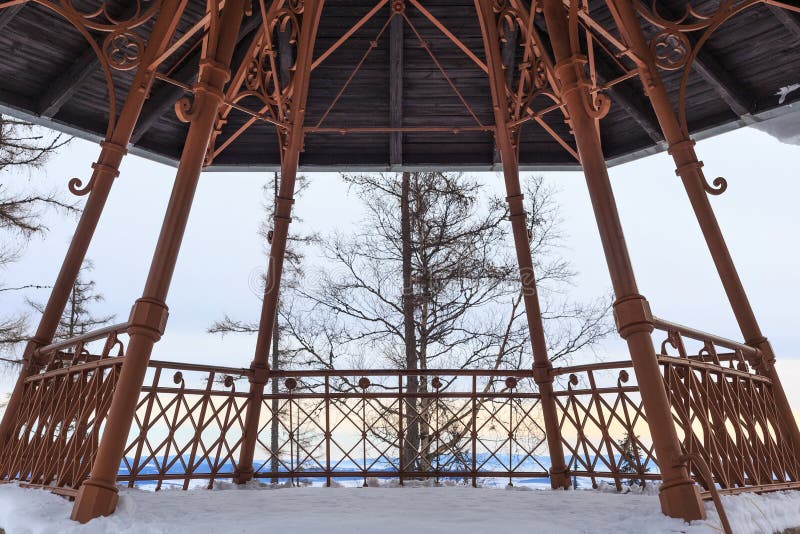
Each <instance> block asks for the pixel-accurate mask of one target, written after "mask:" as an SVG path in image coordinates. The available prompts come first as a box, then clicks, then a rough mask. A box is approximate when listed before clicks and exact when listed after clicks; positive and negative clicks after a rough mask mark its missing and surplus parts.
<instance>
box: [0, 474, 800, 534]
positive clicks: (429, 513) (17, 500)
mask: <svg viewBox="0 0 800 534" xmlns="http://www.w3.org/2000/svg"><path fill="white" fill-rule="evenodd" d="M509 489H511V488H509ZM513 489H514V490H513V491H506V490H503V489H490V488H478V489H474V488H470V487H459V486H446V487H403V488H397V487H368V488H279V489H263V488H260V487H253V486H250V487H247V488H236V487H232V486H230V485H225V487H224V488H223V489H219V490H214V491H209V490H205V489H194V490H190V491H180V490H170V489H168V490H164V491H161V492H157V493H156V492H152V491H142V490H136V489H132V490H128V489H126V490H122V491H121V495H120V503H119V508H118V509H117V512H116V513H115V514H114V515H113V516H111V517H106V518H101V519H96V520H94V521H92V522H91V523H89V524H88V525H84V526H81V525H77V524H76V523H73V522H72V521H70V520H69V519H68V516H69V513H70V509H71V503H70V502H69V501H67V500H66V499H63V498H61V497H57V496H55V495H52V494H50V493H47V492H44V491H40V490H30V489H22V488H19V487H18V486H16V485H13V484H6V485H0V527H2V528H3V529H5V532H6V534H38V533H59V534H60V533H80V534H89V533H91V534H100V533H103V534H106V533H108V534H111V533H136V534H160V533H169V534H179V533H193V534H194V533H197V532H209V533H237V532H273V533H274V532H277V533H281V532H287V533H288V532H291V533H293V534H298V533H300V534H304V533H317V532H320V533H322V532H324V533H332V534H339V533H342V534H344V533H346V534H353V533H354V532H369V533H403V534H407V533H409V532H413V533H415V534H416V533H427V532H431V533H433V532H435V533H439V534H449V533H458V534H465V533H472V532H475V533H478V532H480V533H484V532H493V533H504V532H513V533H517V532H531V533H535V532H547V533H572V532H586V533H589V532H591V533H603V532H609V533H615V534H619V533H623V534H624V533H631V534H633V533H636V534H640V533H661V532H665V533H666V532H686V533H692V534H695V533H696V534H700V533H719V532H721V528H720V523H719V520H718V517H717V515H716V513H715V511H714V509H713V507H712V506H711V505H710V504H708V505H707V506H706V508H707V511H708V519H707V520H706V521H702V522H694V523H692V524H686V523H684V522H682V521H680V520H676V519H670V518H667V517H665V516H663V515H662V514H661V513H660V511H659V505H658V497H657V496H655V495H649V494H642V493H638V494H634V493H628V494H617V493H615V492H603V491H593V490H577V491H570V492H560V491H559V492H554V491H550V490H531V489H529V488H525V489H524V490H521V489H520V488H513ZM724 505H725V507H726V510H727V511H728V517H729V518H730V520H731V524H732V526H733V530H734V532H735V533H736V534H747V533H767V534H770V533H773V532H781V531H783V530H784V529H786V528H790V527H797V526H800V491H798V492H783V493H773V494H769V495H763V496H758V495H749V494H747V495H739V496H730V497H724Z"/></svg>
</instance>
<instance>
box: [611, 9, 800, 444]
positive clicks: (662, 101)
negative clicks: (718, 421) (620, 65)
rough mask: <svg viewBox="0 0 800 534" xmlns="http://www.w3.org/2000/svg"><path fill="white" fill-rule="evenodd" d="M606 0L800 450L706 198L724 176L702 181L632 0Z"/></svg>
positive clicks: (771, 357)
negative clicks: (628, 48) (713, 186)
mask: <svg viewBox="0 0 800 534" xmlns="http://www.w3.org/2000/svg"><path fill="white" fill-rule="evenodd" d="M607 2H608V4H609V7H610V8H611V11H612V13H613V14H614V19H615V21H616V23H617V26H618V27H619V29H620V32H621V33H622V35H623V36H624V38H625V42H626V44H627V45H628V46H629V47H630V48H631V50H632V52H633V53H634V54H635V55H636V58H637V61H636V63H637V69H638V71H639V78H640V79H641V81H642V85H643V86H644V90H645V93H646V94H647V96H648V98H649V99H650V103H651V105H652V107H653V111H655V114H656V117H657V118H658V122H659V125H660V126H661V131H662V132H663V133H664V139H665V140H666V141H667V143H668V145H669V150H668V151H669V154H670V155H671V156H672V159H673V161H674V162H675V165H676V170H675V174H677V175H678V176H679V177H680V178H681V181H682V182H683V186H684V188H685V189H686V195H687V196H688V197H689V202H690V203H691V205H692V209H693V210H694V213H695V217H696V218H697V222H698V223H699V225H700V230H701V231H702V233H703V237H704V238H705V241H706V245H707V246H708V250H709V252H710V253H711V259H712V260H713V261H714V265H715V266H716V269H717V273H718V274H719V277H720V280H721V282H722V286H723V288H724V289H725V294H726V295H727V297H728V301H729V302H730V305H731V309H732V310H733V314H734V316H735V317H736V322H737V323H738V324H739V329H740V330H741V332H742V335H743V336H744V339H745V342H746V343H747V344H748V345H750V346H752V347H755V348H757V349H759V350H760V351H761V361H760V362H759V364H758V366H757V369H756V370H757V371H758V372H759V374H762V375H764V376H767V377H768V378H770V379H771V380H772V384H773V392H774V394H775V399H776V401H777V404H778V406H777V408H778V410H779V411H780V413H781V416H782V418H783V419H784V424H785V427H786V429H787V430H788V431H789V432H790V434H791V436H792V441H793V442H794V445H795V449H796V450H798V451H800V430H798V426H797V421H796V420H795V418H794V414H793V413H792V409H791V406H790V404H789V401H788V399H787V398H786V393H785V391H784V389H783V385H782V384H781V381H780V378H779V376H778V374H777V372H776V370H775V366H774V363H775V353H774V351H773V350H772V345H770V343H769V341H768V340H767V338H766V337H764V335H763V334H762V333H761V328H760V327H759V325H758V321H757V320H756V316H755V313H753V308H752V307H751V306H750V301H749V299H748V298H747V293H746V292H745V290H744V286H743V285H742V280H741V278H740V277H739V273H738V272H737V270H736V266H735V265H734V263H733V258H732V257H731V253H730V251H729V250H728V246H727V244H726V243H725V238H724V236H723V235H722V230H721V229H720V227H719V222H718V221H717V218H716V215H715V214H714V210H713V208H712V207H711V203H710V202H709V200H708V194H709V193H710V194H720V193H722V192H723V191H724V190H725V188H726V187H727V184H726V182H725V181H724V180H722V181H721V182H717V181H716V180H715V182H714V185H716V186H718V189H714V188H712V187H711V186H709V184H708V182H707V181H706V177H705V174H704V173H703V163H702V162H701V161H700V160H699V159H698V158H697V153H696V152H695V149H694V144H695V143H694V141H693V140H692V139H691V138H690V137H689V134H688V132H686V131H685V129H684V128H682V127H681V125H680V122H679V121H678V118H677V116H676V114H675V111H674V109H673V108H672V104H671V102H670V99H669V96H668V95H667V91H666V88H665V87H664V84H663V82H662V80H661V76H660V74H659V72H658V67H657V65H656V62H655V58H654V57H653V53H652V52H651V48H650V46H649V45H648V43H647V41H646V39H645V36H644V33H643V31H642V28H641V26H640V25H639V22H638V20H637V19H636V13H635V11H634V9H633V6H632V4H631V0H607ZM684 52H685V53H686V54H688V53H690V51H689V50H684ZM685 68H689V66H688V65H687V66H686V67H685Z"/></svg>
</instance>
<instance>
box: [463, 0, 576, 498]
mask: <svg viewBox="0 0 800 534" xmlns="http://www.w3.org/2000/svg"><path fill="white" fill-rule="evenodd" d="M475 7H476V9H477V11H478V18H479V19H480V23H481V31H482V33H483V45H484V50H485V51H486V66H487V67H488V75H489V83H490V87H491V93H492V104H493V109H494V120H495V142H496V143H497V150H498V152H499V153H500V159H501V162H502V164H503V176H504V178H505V185H506V193H507V194H508V197H506V200H507V201H508V207H509V214H510V215H509V219H510V220H511V228H512V231H513V234H514V245H515V248H516V252H517V263H518V264H519V272H520V279H521V281H522V292H523V298H524V301H525V316H526V317H527V320H528V332H529V333H530V337H531V345H532V346H533V361H534V364H533V370H534V379H535V381H536V384H537V386H538V387H539V394H540V395H541V402H542V414H543V416H544V424H545V433H546V437H547V446H548V450H549V452H550V462H551V467H550V484H551V486H552V487H553V488H554V489H556V488H563V489H569V487H570V477H569V472H568V470H567V465H566V462H565V460H564V449H563V446H562V443H561V429H560V425H559V421H558V410H557V407H556V402H555V397H554V396H553V375H552V370H553V365H552V363H550V359H549V358H548V356H547V341H546V340H545V336H544V327H543V325H542V312H541V309H540V306H539V297H538V295H537V293H536V274H535V272H534V269H533V260H532V258H531V244H530V237H529V236H528V227H527V224H526V223H525V219H526V215H525V207H524V204H523V198H524V195H523V194H522V188H521V187H520V182H519V163H518V158H517V151H516V149H515V147H514V142H513V139H512V131H511V127H510V125H509V123H510V122H511V121H510V120H509V115H508V106H509V104H508V98H507V96H506V95H507V86H506V76H505V74H504V73H503V61H502V57H501V52H500V36H499V35H498V30H497V21H496V20H495V19H496V17H495V14H494V11H493V1H492V0H475Z"/></svg>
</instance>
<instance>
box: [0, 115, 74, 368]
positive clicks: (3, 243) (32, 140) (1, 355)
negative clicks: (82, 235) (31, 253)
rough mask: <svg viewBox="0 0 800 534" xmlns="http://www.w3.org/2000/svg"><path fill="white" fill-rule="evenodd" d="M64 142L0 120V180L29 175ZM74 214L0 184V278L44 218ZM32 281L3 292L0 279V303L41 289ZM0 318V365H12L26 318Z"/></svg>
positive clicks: (53, 198)
mask: <svg viewBox="0 0 800 534" xmlns="http://www.w3.org/2000/svg"><path fill="white" fill-rule="evenodd" d="M68 141H69V140H68V139H65V138H64V137H62V136H60V135H50V134H47V133H46V132H45V131H44V130H42V129H41V128H37V127H35V126H33V125H31V124H29V123H27V122H23V121H19V120H16V119H12V118H10V117H6V116H0V172H4V173H5V177H6V178H8V177H9V175H16V176H15V178H17V180H22V179H24V178H20V175H21V174H24V173H30V172H31V171H33V170H37V169H40V168H41V167H42V166H43V165H44V164H45V163H46V162H47V159H48V157H49V156H51V155H52V154H53V153H54V152H55V151H57V150H58V149H59V148H60V147H62V146H63V145H64V144H65V143H67V142H68ZM53 209H55V210H58V211H61V212H65V213H77V212H78V209H77V207H76V206H75V205H74V204H71V203H69V202H65V201H63V200H61V199H60V198H59V197H58V196H57V195H56V194H54V193H43V192H40V191H38V190H37V188H36V187H30V186H25V187H14V188H10V187H8V186H7V185H3V184H1V183H0V272H2V270H4V269H5V268H7V267H8V265H9V264H11V263H13V262H15V261H17V260H19V259H20V256H21V254H22V253H23V251H24V250H25V247H26V245H27V244H28V243H29V242H30V240H31V239H32V238H33V237H35V236H42V235H44V234H45V233H46V232H47V230H48V228H47V226H46V225H45V223H44V215H45V213H47V212H48V211H50V210H53ZM45 288H46V286H43V285H41V284H38V283H35V282H33V281H31V282H26V283H22V284H18V285H15V286H9V285H7V284H6V283H4V281H3V280H2V278H0V297H3V296H5V297H6V300H5V302H6V303H7V302H8V296H10V295H11V294H12V293H18V292H26V291H28V290H36V289H45ZM4 308H5V310H6V311H4V312H3V314H2V315H0V361H3V362H7V363H18V362H19V361H20V360H19V359H18V358H15V357H13V356H12V353H13V350H14V349H15V348H16V347H17V346H18V345H19V343H21V342H23V341H25V340H26V339H27V337H28V314H27V313H25V312H24V311H19V312H9V311H8V307H6V306H4Z"/></svg>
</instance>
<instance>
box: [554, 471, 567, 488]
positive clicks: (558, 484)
mask: <svg viewBox="0 0 800 534" xmlns="http://www.w3.org/2000/svg"><path fill="white" fill-rule="evenodd" d="M550 487H551V488H553V489H563V490H568V489H571V488H572V480H571V479H570V476H569V471H561V472H554V471H550Z"/></svg>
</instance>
